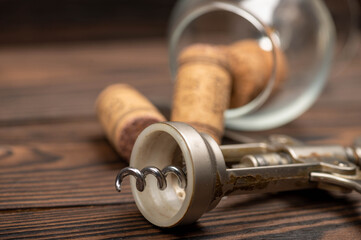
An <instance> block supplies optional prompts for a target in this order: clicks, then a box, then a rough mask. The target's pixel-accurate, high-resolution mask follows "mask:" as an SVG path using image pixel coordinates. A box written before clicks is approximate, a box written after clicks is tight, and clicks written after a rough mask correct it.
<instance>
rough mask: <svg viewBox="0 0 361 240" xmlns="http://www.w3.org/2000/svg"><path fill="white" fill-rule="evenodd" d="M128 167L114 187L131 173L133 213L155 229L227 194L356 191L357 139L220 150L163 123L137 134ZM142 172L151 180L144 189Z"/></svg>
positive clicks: (194, 215)
mask: <svg viewBox="0 0 361 240" xmlns="http://www.w3.org/2000/svg"><path fill="white" fill-rule="evenodd" d="M130 166H131V167H127V168H124V169H122V170H121V171H120V172H119V174H118V176H117V177H116V181H115V186H116V189H117V190H118V191H120V190H121V182H122V180H123V178H124V177H126V176H128V175H133V176H134V178H131V179H130V183H131V190H132V193H133V196H134V199H135V202H136V204H137V207H138V209H139V210H140V212H141V213H142V214H143V216H144V217H145V218H146V219H147V220H148V221H150V222H151V223H153V224H154V225H157V226H160V227H173V226H176V225H184V224H189V223H192V222H195V221H196V220H197V219H198V218H200V217H201V216H202V214H204V213H205V212H207V211H209V210H211V209H212V208H214V207H215V206H216V205H217V204H218V202H219V201H220V200H221V198H222V197H224V196H228V195H236V194H250V193H267V192H279V191H287V190H297V189H307V188H321V189H325V190H332V191H341V192H344V193H347V192H351V191H352V190H355V191H357V192H359V193H361V173H360V167H361V144H360V141H359V142H358V143H356V144H355V146H353V147H342V146H338V145H328V146H308V145H304V144H302V143H301V142H299V141H297V140H295V139H292V138H290V137H287V136H284V135H272V136H270V138H269V139H268V140H267V141H263V142H259V143H247V144H236V145H225V146H219V145H218V144H217V143H216V142H215V141H214V140H213V139H212V138H211V137H210V136H208V135H206V134H203V133H199V132H197V131H196V130H195V129H194V128H192V127H191V126H189V125H187V124H185V123H179V122H163V123H156V124H153V125H151V126H149V127H148V128H146V129H145V130H144V131H143V132H142V133H141V134H140V135H139V137H138V139H137V141H136V143H135V145H134V148H133V152H132V156H131V160H130ZM139 169H141V170H139ZM160 169H163V170H160ZM148 174H151V175H154V176H155V177H148V178H147V183H146V181H145V178H146V176H147V175H148ZM167 175H169V176H168V177H167ZM146 185H147V186H146Z"/></svg>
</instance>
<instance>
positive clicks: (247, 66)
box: [225, 39, 288, 108]
mask: <svg viewBox="0 0 361 240" xmlns="http://www.w3.org/2000/svg"><path fill="white" fill-rule="evenodd" d="M225 49H226V53H227V59H228V65H229V67H230V71H231V73H232V76H233V88H232V93H231V101H230V108H237V107H241V106H243V105H245V104H247V103H249V102H250V101H252V100H253V99H254V98H256V97H257V96H258V95H259V94H260V93H261V92H262V91H263V90H264V88H265V87H266V86H267V84H268V82H269V80H270V78H271V76H272V71H273V66H274V63H273V54H272V51H265V50H264V49H262V48H261V47H260V45H259V44H258V42H257V41H256V40H251V39H246V40H241V41H238V42H235V43H233V44H232V45H230V46H229V47H226V48H225ZM275 51H276V61H277V68H276V80H275V85H274V90H275V89H277V88H279V87H280V85H281V84H282V83H283V82H284V81H285V79H286V78H287V75H288V64H287V59H286V56H285V55H284V53H283V52H282V50H281V49H279V48H277V49H276V50H275Z"/></svg>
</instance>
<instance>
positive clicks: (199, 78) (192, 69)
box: [171, 44, 231, 143]
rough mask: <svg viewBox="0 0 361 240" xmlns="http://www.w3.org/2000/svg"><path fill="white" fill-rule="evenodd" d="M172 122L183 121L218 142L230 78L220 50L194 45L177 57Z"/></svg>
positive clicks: (228, 92)
mask: <svg viewBox="0 0 361 240" xmlns="http://www.w3.org/2000/svg"><path fill="white" fill-rule="evenodd" d="M178 60H179V68H178V75H177V79H176V85H175V90H174V96H173V108H172V113H171V121H181V122H186V123H188V124H190V125H191V126H193V127H194V128H196V129H197V130H198V131H200V132H204V133H207V134H209V135H210V136H211V137H213V138H214V139H215V140H216V141H217V142H218V143H220V142H221V139H222V136H223V132H224V127H223V113H224V111H225V110H226V109H227V108H228V105H229V97H230V91H231V76H230V74H229V70H228V67H227V64H228V62H227V56H226V54H225V53H224V51H223V50H222V49H221V48H218V47H215V46H211V45H206V44H195V45H192V46H190V47H188V48H186V49H185V50H184V51H183V52H182V53H181V54H180V57H179V59H178Z"/></svg>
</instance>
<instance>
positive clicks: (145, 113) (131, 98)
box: [96, 84, 165, 161]
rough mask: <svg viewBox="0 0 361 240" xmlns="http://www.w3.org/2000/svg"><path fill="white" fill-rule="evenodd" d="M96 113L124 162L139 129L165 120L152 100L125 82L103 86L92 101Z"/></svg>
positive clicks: (141, 129)
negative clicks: (94, 103) (93, 101)
mask: <svg viewBox="0 0 361 240" xmlns="http://www.w3.org/2000/svg"><path fill="white" fill-rule="evenodd" d="M96 112H97V116H98V119H99V121H100V123H101V125H102V127H103V129H104V130H105V132H106V135H107V138H108V140H109V141H110V142H111V144H112V145H113V146H114V148H115V149H116V150H117V152H118V153H119V154H120V155H121V156H122V157H123V158H125V159H126V160H127V161H129V158H130V154H131V151H132V149H133V145H134V143H135V140H136V138H137V137H138V135H139V134H140V132H141V131H143V129H144V128H146V127H147V126H149V125H151V124H153V123H156V122H162V121H165V118H164V117H163V116H162V114H160V113H159V112H158V110H157V109H156V108H155V107H154V106H153V105H152V103H150V102H149V101H148V100H147V99H146V98H145V97H144V96H143V95H142V94H140V93H139V92H138V91H137V90H135V89H134V88H132V87H131V86H129V85H127V84H114V85H111V86H109V87H107V88H106V89H104V90H103V91H102V92H101V93H100V95H99V97H98V99H97V101H96Z"/></svg>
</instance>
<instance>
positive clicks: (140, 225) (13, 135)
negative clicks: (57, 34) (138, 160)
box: [0, 39, 361, 239]
mask: <svg viewBox="0 0 361 240" xmlns="http://www.w3.org/2000/svg"><path fill="white" fill-rule="evenodd" d="M0 53H1V54H0V239H22V238H36V239H51V238H86V239H88V238H89V239H98V238H135V239H139V238H145V239H161V238H163V239H183V238H190V239H191V238H201V239H213V238H222V239H241V238H244V239H361V196H360V195H358V194H356V193H352V194H348V195H341V194H333V193H332V194H331V193H327V192H323V191H317V190H309V191H295V192H285V193H277V194H257V195H247V196H240V197H237V196H235V197H228V198H225V199H223V200H222V201H221V203H220V204H219V205H218V207H217V208H215V209H214V210H213V211H211V212H209V213H206V214H205V215H204V216H203V217H202V218H201V219H200V220H199V221H198V222H197V223H195V224H193V225H190V226H185V227H181V228H175V229H160V228H157V227H154V226H153V225H151V224H149V223H148V222H147V221H146V220H145V219H144V218H143V217H142V215H141V214H140V213H139V212H138V210H137V208H136V206H135V204H134V202H133V198H132V196H131V193H130V189H129V183H128V182H126V183H125V186H124V192H123V193H121V194H119V193H117V192H116V191H115V190H114V178H115V176H116V173H117V172H118V171H119V170H120V169H121V168H122V167H124V166H126V163H125V162H124V161H123V160H122V159H121V158H120V157H118V156H117V154H116V153H115V152H114V150H113V149H112V148H111V146H110V145H109V143H108V142H107V141H106V139H105V136H104V133H103V131H102V129H101V127H100V125H99V123H98V122H97V120H96V117H95V113H94V102H95V99H96V96H97V94H98V93H99V92H100V91H101V89H103V88H104V87H105V86H107V85H109V84H112V83H117V82H127V83H130V84H132V85H133V86H135V87H136V88H137V89H139V90H140V91H141V92H142V93H144V94H145V95H146V96H147V97H149V98H150V99H151V100H152V101H153V102H154V103H155V104H156V105H157V106H158V107H160V108H161V109H163V110H165V112H166V110H167V108H169V103H170V99H171V94H172V90H171V89H172V84H171V82H170V77H169V72H168V65H167V64H168V61H167V50H166V43H165V41H163V40H157V39H155V40H145V41H140V40H139V41H129V42H127V41H122V42H99V43H96V44H95V43H89V44H84V43H83V44H63V45H49V46H38V47H16V48H3V49H0ZM360 79H361V58H360V54H358V55H357V56H356V58H355V59H354V61H353V62H352V63H350V65H349V66H348V67H347V68H346V69H345V70H344V72H343V73H342V74H341V75H338V76H331V77H330V80H329V83H328V85H327V87H326V89H325V90H324V92H323V94H322V96H321V97H320V98H319V100H318V101H317V103H316V104H315V105H314V106H313V107H312V108H311V109H310V110H309V111H307V112H306V113H305V114H303V115H302V116H301V117H300V118H298V119H297V120H295V121H294V122H292V123H290V124H287V125H286V126H283V127H281V128H278V129H274V130H271V131H266V132H260V133H246V134H247V135H249V136H265V135H268V134H270V133H281V134H288V135H290V136H293V137H296V138H299V139H301V140H303V141H306V142H308V143H322V144H326V143H339V144H344V145H349V144H352V141H353V139H354V138H355V137H356V136H360V135H361V94H360V90H361V81H360Z"/></svg>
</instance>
